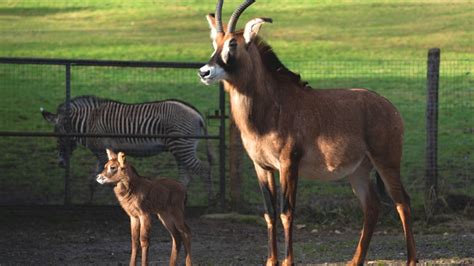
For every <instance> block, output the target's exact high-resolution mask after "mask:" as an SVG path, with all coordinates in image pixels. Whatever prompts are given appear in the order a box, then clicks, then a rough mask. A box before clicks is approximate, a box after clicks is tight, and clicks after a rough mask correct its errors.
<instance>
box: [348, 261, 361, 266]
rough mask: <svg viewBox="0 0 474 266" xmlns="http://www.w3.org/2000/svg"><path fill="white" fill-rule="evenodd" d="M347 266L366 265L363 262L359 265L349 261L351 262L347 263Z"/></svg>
mask: <svg viewBox="0 0 474 266" xmlns="http://www.w3.org/2000/svg"><path fill="white" fill-rule="evenodd" d="M347 265H350V266H357V265H364V263H363V262H361V263H358V262H357V261H353V260H351V261H349V262H348V263H347Z"/></svg>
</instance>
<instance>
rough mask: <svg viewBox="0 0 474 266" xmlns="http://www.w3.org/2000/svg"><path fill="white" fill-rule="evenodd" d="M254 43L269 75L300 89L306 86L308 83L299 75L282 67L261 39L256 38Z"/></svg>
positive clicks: (269, 47) (270, 48)
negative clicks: (291, 83) (284, 80)
mask: <svg viewBox="0 0 474 266" xmlns="http://www.w3.org/2000/svg"><path fill="white" fill-rule="evenodd" d="M254 42H255V44H256V46H257V49H258V51H259V53H260V56H261V58H262V62H263V64H264V65H265V67H266V68H267V70H268V71H270V73H273V74H275V76H276V77H278V78H281V79H286V80H290V81H291V82H293V83H295V84H297V85H298V86H299V87H300V88H304V87H306V86H308V82H306V81H304V80H301V76H300V74H296V73H294V72H292V71H291V70H289V69H288V68H286V67H285V66H284V65H283V63H282V62H281V61H280V59H279V58H278V56H277V55H276V54H275V52H274V51H273V49H272V47H271V46H270V45H269V44H267V43H266V42H265V41H264V40H263V39H262V38H260V37H258V36H257V37H256V39H255V40H254Z"/></svg>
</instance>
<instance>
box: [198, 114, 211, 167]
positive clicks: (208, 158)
mask: <svg viewBox="0 0 474 266" xmlns="http://www.w3.org/2000/svg"><path fill="white" fill-rule="evenodd" d="M201 127H202V130H203V131H204V136H206V137H207V136H208V134H207V126H206V124H205V123H204V122H201ZM205 140H206V153H207V162H208V163H209V168H211V167H212V164H213V163H214V153H213V152H212V151H213V147H212V143H211V141H209V139H205Z"/></svg>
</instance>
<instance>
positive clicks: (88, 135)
mask: <svg viewBox="0 0 474 266" xmlns="http://www.w3.org/2000/svg"><path fill="white" fill-rule="evenodd" d="M0 137H78V138H160V139H165V138H166V139H219V138H220V136H219V135H207V136H202V135H201V136H198V135H164V134H112V133H111V134H92V133H69V134H68V133H54V132H25V131H0Z"/></svg>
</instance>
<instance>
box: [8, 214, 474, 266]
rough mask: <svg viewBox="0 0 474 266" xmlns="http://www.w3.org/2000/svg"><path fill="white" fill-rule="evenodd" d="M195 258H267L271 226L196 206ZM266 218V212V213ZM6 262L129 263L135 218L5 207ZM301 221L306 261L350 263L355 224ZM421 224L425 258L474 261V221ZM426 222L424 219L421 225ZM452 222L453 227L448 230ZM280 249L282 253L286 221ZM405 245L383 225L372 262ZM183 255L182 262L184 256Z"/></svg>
mask: <svg viewBox="0 0 474 266" xmlns="http://www.w3.org/2000/svg"><path fill="white" fill-rule="evenodd" d="M188 216H189V218H188V224H189V226H190V227H191V230H192V233H193V242H192V253H193V260H194V263H195V264H199V265H202V264H205V265H261V264H262V263H263V262H264V261H265V257H266V252H267V246H266V242H267V236H266V228H265V226H264V225H263V224H262V223H261V222H257V221H256V220H255V221H252V219H241V220H237V219H228V218H226V219H215V218H209V217H208V216H202V211H199V210H190V214H189V215H188ZM262 221H263V219H262ZM0 222H1V227H0V265H84V264H86V265H88V264H93V265H124V264H128V259H129V249H130V239H129V230H130V229H129V223H128V217H127V216H126V215H125V214H124V213H123V211H122V210H121V209H120V208H119V207H109V206H107V207H98V206H93V207H90V206H89V207H87V206H75V207H69V208H66V207H62V206H26V207H25V206H21V207H12V206H8V207H5V206H4V207H0ZM296 223H297V227H298V228H299V229H298V228H295V233H294V235H295V237H294V238H295V239H294V249H295V256H296V262H297V263H298V264H305V265H306V264H326V263H344V262H346V261H348V260H349V259H350V258H351V256H352V254H353V252H354V248H355V246H356V243H357V240H358V234H359V232H358V230H357V229H356V227H358V226H359V225H360V224H361V221H357V223H356V225H355V226H354V228H351V229H347V228H337V225H336V226H335V227H333V228H331V229H329V228H326V229H324V230H323V229H321V228H319V229H318V227H317V226H315V225H308V224H305V225H301V224H298V221H297V222H296ZM459 224H460V225H459V226H458V225H456V226H448V227H440V228H443V229H439V230H431V231H429V230H428V231H427V230H417V228H416V227H415V231H416V232H417V231H423V232H424V233H417V234H416V236H415V237H416V242H417V248H418V257H419V259H420V262H421V263H424V264H474V230H473V228H474V227H473V226H472V221H469V220H467V221H462V222H461V223H459ZM422 226H423V225H421V224H420V225H417V227H418V228H420V227H422ZM444 228H450V229H449V230H444ZM279 231H280V235H279V239H280V241H279V242H280V243H279V248H280V254H281V256H282V254H283V250H282V247H283V245H282V241H281V240H282V236H281V231H282V230H281V226H280V227H279ZM150 242H151V243H150V244H151V246H150V261H151V262H152V264H154V265H164V264H167V263H168V256H169V252H170V248H171V243H170V237H169V235H168V233H167V232H166V231H165V230H164V228H163V226H162V225H161V224H160V222H159V221H158V220H157V219H155V222H154V224H153V227H152V236H151V241H150ZM404 260H405V246H404V240H403V237H402V235H401V229H400V230H399V228H395V227H387V228H384V227H383V226H378V227H377V229H376V234H375V235H374V238H373V239H372V242H371V248H370V251H369V255H368V262H369V263H377V264H380V263H382V264H392V263H397V264H398V263H400V264H403V263H404ZM182 261H183V260H182V257H181V262H182Z"/></svg>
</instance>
